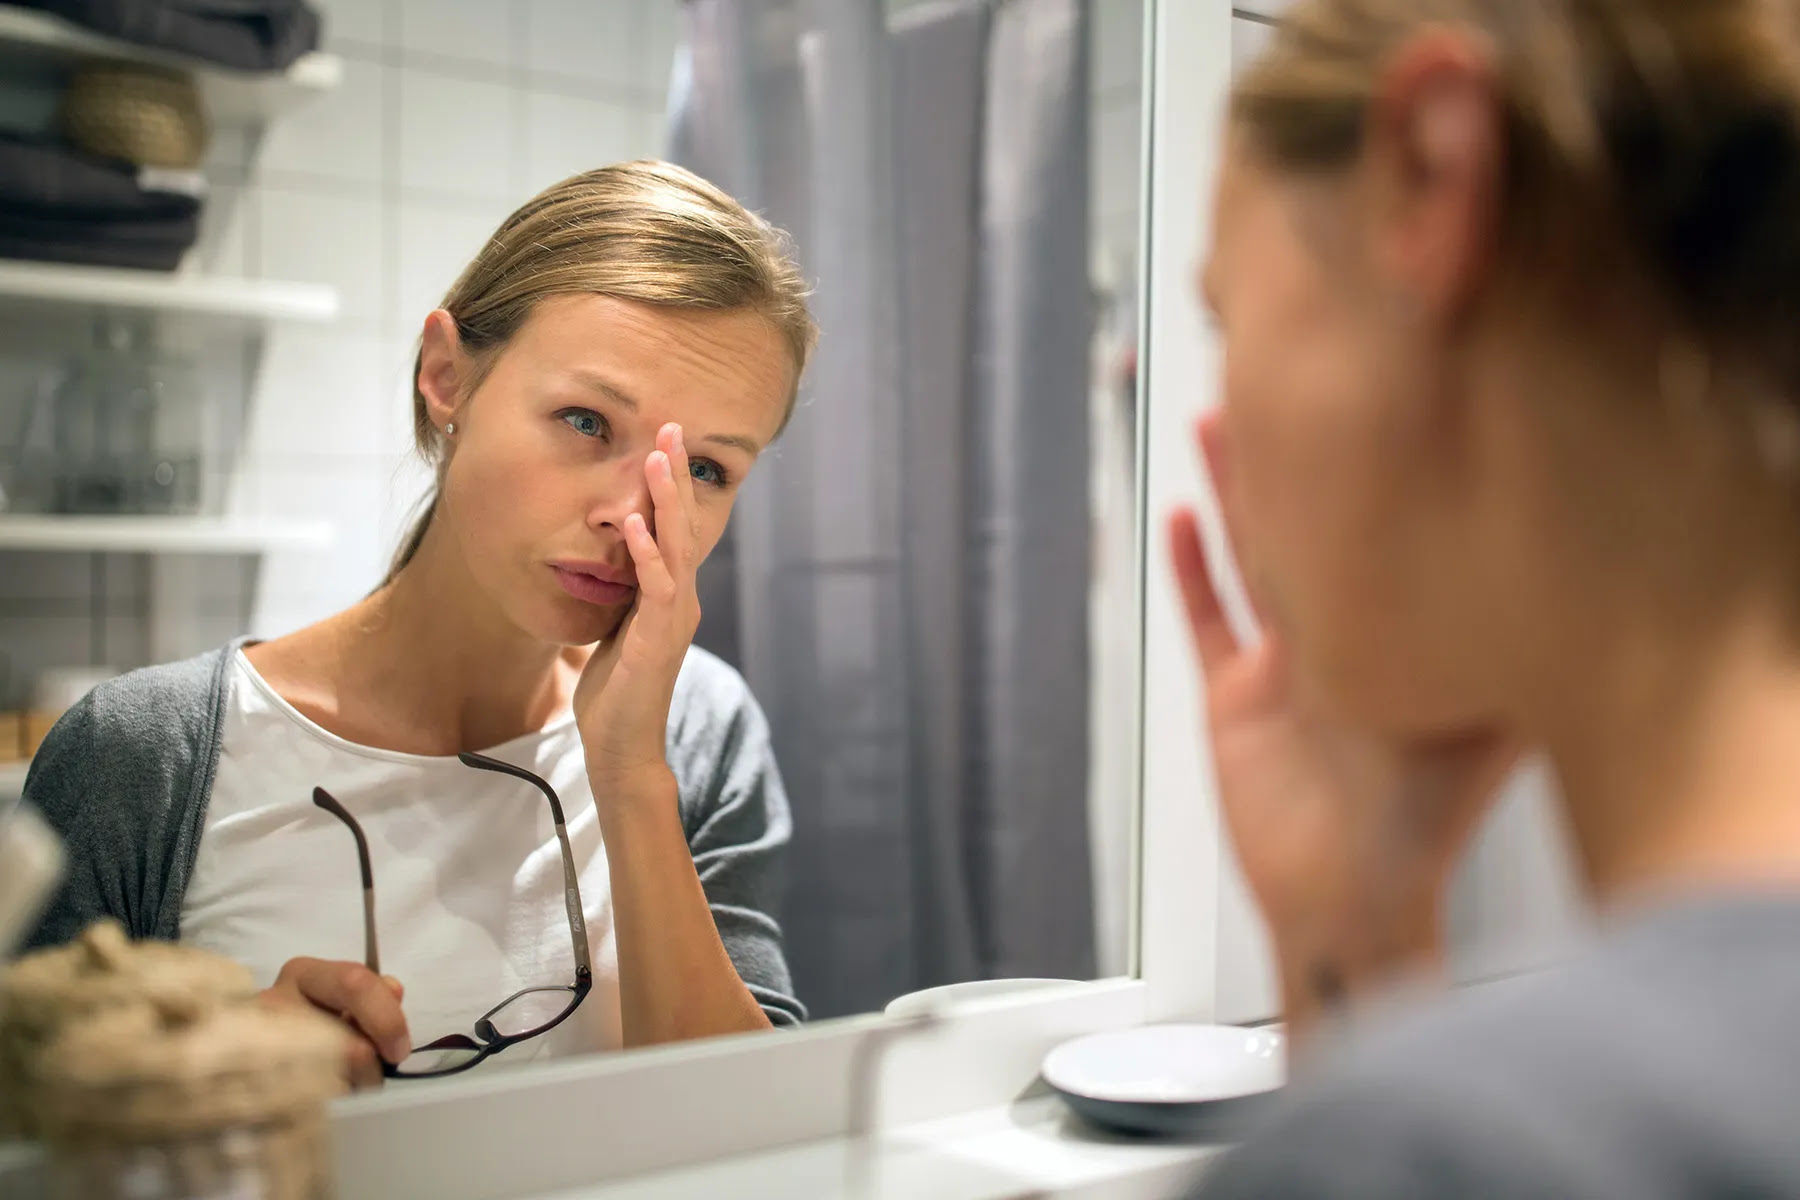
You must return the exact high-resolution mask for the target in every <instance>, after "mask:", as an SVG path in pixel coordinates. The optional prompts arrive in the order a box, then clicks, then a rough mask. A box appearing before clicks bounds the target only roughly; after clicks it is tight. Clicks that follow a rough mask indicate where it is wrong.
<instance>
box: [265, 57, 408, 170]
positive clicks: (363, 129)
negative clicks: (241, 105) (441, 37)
mask: <svg viewBox="0 0 1800 1200" xmlns="http://www.w3.org/2000/svg"><path fill="white" fill-rule="evenodd" d="M388 70H389V68H387V67H386V66H385V65H383V64H382V63H381V62H379V61H370V60H368V59H363V58H358V57H352V56H351V55H350V54H349V53H346V54H345V60H344V80H343V83H342V84H341V85H340V86H339V87H338V88H337V89H336V90H335V91H332V92H330V93H328V94H327V95H325V96H323V97H321V98H319V99H318V100H315V101H313V102H312V103H310V104H308V105H307V106H306V107H304V108H302V109H300V110H299V111H298V112H294V113H291V114H289V115H288V116H287V117H285V118H283V119H282V120H280V121H277V122H274V123H272V124H271V125H269V126H268V127H267V128H266V129H265V130H264V131H263V137H262V151H261V153H260V155H259V156H258V159H257V163H256V170H257V171H258V172H259V173H260V174H262V175H263V176H264V177H266V178H268V179H270V180H275V179H277V178H278V177H280V176H282V175H287V174H300V175H304V176H310V177H323V178H328V179H334V180H341V181H344V182H347V183H355V184H362V185H364V186H368V187H374V186H376V185H378V184H380V183H381V180H382V176H383V173H384V171H385V170H386V169H387V166H388V164H389V163H390V162H391V161H392V159H391V155H392V153H393V149H392V147H390V146H389V145H388V144H387V139H386V137H385V136H384V135H385V133H386V128H387V123H386V122H385V121H384V120H382V119H381V118H382V116H383V113H384V108H385V105H386V101H387V97H386V95H385V92H386V90H387V86H388V79H387V75H388Z"/></svg>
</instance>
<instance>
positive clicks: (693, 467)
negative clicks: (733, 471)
mask: <svg viewBox="0 0 1800 1200" xmlns="http://www.w3.org/2000/svg"><path fill="white" fill-rule="evenodd" d="M688 474H689V475H692V476H693V477H694V478H695V479H697V480H699V481H700V482H701V483H707V484H711V485H712V486H713V487H724V486H725V485H726V484H727V483H729V482H730V477H729V476H727V475H726V474H725V468H724V467H721V466H720V465H719V464H718V463H716V462H714V461H713V460H712V459H710V458H694V459H689V460H688Z"/></svg>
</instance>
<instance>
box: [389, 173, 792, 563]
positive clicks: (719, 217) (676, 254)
mask: <svg viewBox="0 0 1800 1200" xmlns="http://www.w3.org/2000/svg"><path fill="white" fill-rule="evenodd" d="M807 292H808V289H807V286H806V282H805V280H804V278H803V277H802V276H801V274H800V269H799V267H798V266H797V265H795V263H794V260H793V257H792V254H791V252H790V249H789V246H788V243H787V240H786V238H785V236H784V235H783V234H782V233H781V232H780V231H779V230H777V229H775V228H773V227H771V226H770V225H769V224H768V223H767V222H765V221H763V220H762V219H760V218H759V217H757V216H755V215H754V214H752V213H751V212H749V211H748V210H747V209H745V208H744V207H743V206H742V205H741V204H739V203H738V202H737V201H736V200H733V199H732V198H731V197H730V196H728V195H726V194H725V193H724V192H723V191H721V190H719V189H718V188H716V187H714V186H713V185H712V184H710V183H708V182H707V181H706V180H704V179H701V178H700V177H699V176H697V175H695V174H693V173H692V172H691V171H686V170H683V169H682V168H681V167H677V166H674V165H672V164H670V163H664V162H650V161H640V162H628V163H618V164H616V165H614V166H610V167H601V168H600V169H599V170H595V171H588V172H586V173H584V174H581V175H576V176H574V177H572V178H569V179H565V180H563V181H562V182H561V183H558V184H555V185H553V186H551V187H549V188H546V189H545V190H544V191H543V192H540V193H539V194H538V195H537V196H535V197H533V198H532V199H531V200H529V201H527V202H526V203H525V204H524V205H523V206H521V207H520V208H519V209H518V211H517V212H515V213H513V214H512V216H510V217H508V218H507V219H506V220H505V222H504V223H502V224H501V226H500V228H499V229H498V230H496V231H495V232H494V235H493V236H492V237H491V238H489V239H488V242H487V245H485V246H483V247H482V249H481V252H480V253H479V254H477V255H476V256H475V258H474V260H473V261H472V262H470V263H469V265H468V266H467V267H465V268H464V269H463V273H462V275H461V276H460V277H458V279H457V281H456V282H455V283H454V284H452V285H451V288H450V291H449V294H448V295H446V296H445V297H444V299H443V302H442V303H441V304H440V305H439V306H438V307H440V308H442V309H444V310H445V311H446V312H448V313H449V314H450V317H451V319H452V320H454V321H455V322H456V332H457V336H458V338H459V339H460V340H461V343H462V348H463V350H465V351H466V352H468V353H469V354H470V356H471V359H472V364H473V371H472V373H471V376H470V378H468V379H467V380H466V381H465V383H464V390H465V394H467V393H469V392H473V391H474V390H475V388H477V387H479V386H480V384H481V380H482V379H483V378H484V377H485V375H486V373H487V371H488V370H489V369H490V368H491V367H492V365H493V363H494V360H495V359H496V358H497V357H498V355H499V352H500V351H501V350H502V349H504V348H505V346H506V344H507V343H508V342H509V341H511V339H512V337H513V335H514V334H516V333H517V332H518V331H519V328H520V327H521V326H522V325H524V323H525V320H526V318H527V317H529V316H530V315H531V312H532V310H533V309H534V308H535V307H536V306H537V304H538V303H539V301H542V300H545V299H548V298H549V297H551V296H563V295H572V294H581V293H591V294H595V295H601V296H611V297H613V298H614V299H619V300H635V301H638V302H640V303H644V304H655V305H661V306H664V307H668V308H687V309H710V310H714V311H735V310H749V311H753V312H757V313H760V314H761V315H762V316H764V317H766V318H767V319H768V321H769V323H770V324H771V325H772V326H774V328H775V330H776V331H777V332H778V333H779V334H780V335H781V337H782V340H783V342H784V343H785V344H786V346H787V350H788V353H789V356H790V358H791V359H792V364H793V376H792V377H793V380H794V386H795V388H796V389H797V388H798V386H799V379H800V374H801V372H802V371H803V370H804V369H805V367H806V360H807V357H808V355H810V354H811V352H812V346H813V342H814V341H815V340H816V338H817V329H816V327H815V326H814V324H813V320H812V316H811V314H810V313H809V312H808V310H807V305H806V298H807ZM421 365H422V363H421V362H420V360H419V359H418V358H415V359H414V361H413V441H414V443H415V444H416V446H417V447H418V451H419V454H420V455H421V456H422V457H423V458H424V459H425V461H426V462H428V463H430V464H432V465H433V466H434V467H437V468H438V469H439V470H441V469H442V463H443V453H444V435H443V432H442V431H441V430H439V429H438V427H437V425H436V424H435V423H433V421H432V419H431V413H430V411H429V409H428V407H427V405H426V402H425V396H424V394H423V393H422V392H420V390H419V370H420V367H421ZM795 394H796V393H792V392H791V393H790V394H789V396H788V407H787V412H786V414H785V415H784V416H783V417H782V427H783V428H785V427H786V425H787V422H788V419H789V418H790V417H791V416H792V415H793V410H794V397H795ZM436 509H437V493H436V490H435V488H434V490H433V492H432V493H431V495H430V496H429V497H427V499H426V500H425V502H424V508H423V510H422V512H421V513H420V515H419V517H418V518H417V519H416V520H415V522H414V524H413V527H412V529H411V531H410V532H409V533H408V534H407V536H406V537H405V539H404V540H403V541H402V542H401V545H400V549H399V552H398V553H397V554H396V555H395V557H394V563H393V566H392V567H391V568H390V569H389V571H388V576H387V580H388V581H389V582H391V581H392V580H393V578H394V576H395V575H398V574H399V573H400V570H401V568H403V567H404V566H406V564H407V563H408V562H409V561H411V559H412V557H413V555H414V554H416V553H417V552H418V549H419V545H420V543H421V542H422V541H423V540H424V538H425V531H426V530H427V529H428V528H429V527H430V524H431V520H432V517H433V515H434V514H435V512H436Z"/></svg>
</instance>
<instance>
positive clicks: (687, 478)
mask: <svg viewBox="0 0 1800 1200" xmlns="http://www.w3.org/2000/svg"><path fill="white" fill-rule="evenodd" d="M668 431H669V446H668V451H669V459H670V461H671V462H672V463H673V464H674V469H675V487H676V490H677V491H679V492H680V493H681V511H682V513H683V514H685V519H684V520H683V522H682V528H684V529H686V530H687V532H688V542H689V544H690V545H692V544H695V543H697V542H698V541H699V540H700V509H699V507H698V506H697V505H696V503H695V501H694V466H693V461H692V460H691V459H689V458H688V452H687V431H686V430H685V429H683V428H682V427H681V426H679V425H670V426H668Z"/></svg>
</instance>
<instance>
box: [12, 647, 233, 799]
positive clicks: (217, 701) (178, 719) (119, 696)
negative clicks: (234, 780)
mask: <svg viewBox="0 0 1800 1200" xmlns="http://www.w3.org/2000/svg"><path fill="white" fill-rule="evenodd" d="M232 653H234V648H233V647H230V646H227V647H225V648H223V649H219V650H213V651H210V652H208V653H206V654H202V655H198V656H196V657H194V658H189V659H183V660H181V661H179V662H171V663H163V664H161V665H158V666H154V667H144V668H140V669H139V670H136V671H132V672H129V673H128V674H125V675H120V676H118V677H117V678H115V679H109V680H107V681H106V682H105V683H102V684H100V685H99V686H98V687H96V688H94V689H93V690H92V691H90V692H89V693H88V694H87V695H86V696H84V697H82V698H81V699H80V700H79V701H77V702H76V704H75V706H74V707H73V708H71V709H69V711H68V712H66V713H64V714H63V715H62V717H61V718H59V719H58V720H57V722H56V724H55V725H54V726H52V727H51V729H50V732H49V734H48V735H47V736H46V737H45V739H44V743H43V745H41V746H40V747H38V751H37V753H36V754H35V755H33V757H32V760H31V769H30V772H29V773H28V774H27V776H26V780H25V794H26V796H27V797H29V798H30V799H31V800H32V801H33V803H35V804H36V805H37V806H38V807H39V808H42V809H44V810H45V812H46V813H48V814H49V815H50V816H51V818H52V820H55V819H56V818H57V817H58V815H59V814H61V813H62V812H63V811H64V810H67V809H68V808H69V807H70V806H71V805H74V804H82V805H85V804H87V803H89V802H90V801H91V799H92V798H93V797H96V796H106V795H139V796H141V795H142V794H143V792H144V786H145V782H146V780H155V781H157V782H158V783H159V784H161V785H162V786H164V787H167V788H173V787H175V786H176V785H178V784H179V783H180V782H181V781H182V779H183V777H184V776H186V775H187V774H188V773H190V772H191V771H192V770H193V769H194V768H195V766H197V764H198V763H200V762H202V761H204V760H205V759H206V758H207V756H208V754H209V750H210V749H211V744H212V743H213V742H214V741H216V738H217V731H218V727H219V720H220V710H221V708H222V705H223V698H224V683H223V678H224V668H225V666H226V665H227V664H228V662H229V657H230V655H231V654H232Z"/></svg>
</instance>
